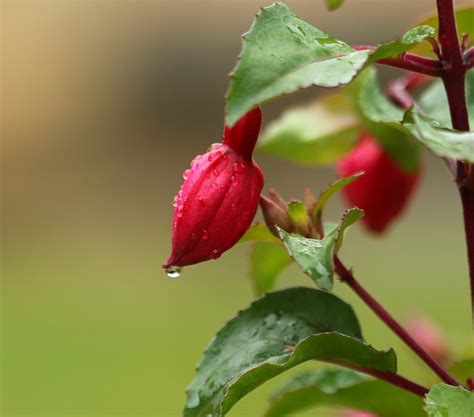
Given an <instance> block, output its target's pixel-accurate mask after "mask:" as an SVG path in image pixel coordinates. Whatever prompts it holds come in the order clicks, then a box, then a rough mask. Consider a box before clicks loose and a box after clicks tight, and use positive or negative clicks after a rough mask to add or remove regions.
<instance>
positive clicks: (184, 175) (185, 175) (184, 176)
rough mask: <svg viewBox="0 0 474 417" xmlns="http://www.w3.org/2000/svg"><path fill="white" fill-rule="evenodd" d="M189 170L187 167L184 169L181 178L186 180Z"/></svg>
mask: <svg viewBox="0 0 474 417" xmlns="http://www.w3.org/2000/svg"><path fill="white" fill-rule="evenodd" d="M190 172H191V170H189V169H187V170H186V171H184V172H183V179H184V180H185V181H186V180H187V179H188V176H189V173H190Z"/></svg>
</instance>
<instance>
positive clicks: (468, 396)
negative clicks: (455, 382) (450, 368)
mask: <svg viewBox="0 0 474 417" xmlns="http://www.w3.org/2000/svg"><path fill="white" fill-rule="evenodd" d="M425 410H426V412H427V413H428V416H429V417H472V416H474V392H471V391H468V390H466V389H465V388H463V387H453V386H451V385H447V384H438V385H435V386H434V387H433V388H431V390H430V392H429V393H428V394H427V395H426V398H425Z"/></svg>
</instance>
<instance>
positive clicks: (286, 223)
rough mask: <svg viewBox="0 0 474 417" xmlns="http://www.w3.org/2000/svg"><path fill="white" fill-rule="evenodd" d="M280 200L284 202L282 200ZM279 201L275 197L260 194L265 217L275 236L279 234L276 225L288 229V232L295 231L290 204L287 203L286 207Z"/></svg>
mask: <svg viewBox="0 0 474 417" xmlns="http://www.w3.org/2000/svg"><path fill="white" fill-rule="evenodd" d="M280 202H283V200H281V201H280ZM280 202H279V201H277V202H276V203H275V201H274V200H273V199H270V198H267V197H265V196H264V195H261V196H260V208H261V210H262V214H263V219H264V220H265V224H266V225H267V227H268V229H269V230H270V232H272V233H273V234H274V235H275V236H277V237H278V236H279V235H278V230H277V228H276V226H278V227H280V228H282V229H283V230H286V231H287V232H291V231H293V224H292V223H291V219H290V216H289V215H288V205H287V204H286V203H284V204H285V206H286V207H285V208H283V207H282V205H280V204H279V203H280Z"/></svg>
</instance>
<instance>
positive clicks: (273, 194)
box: [268, 188, 288, 212]
mask: <svg viewBox="0 0 474 417" xmlns="http://www.w3.org/2000/svg"><path fill="white" fill-rule="evenodd" d="M268 197H269V198H270V200H272V201H273V202H274V203H275V204H276V205H277V206H279V207H281V209H282V210H283V211H285V212H287V211H288V203H287V202H286V201H285V200H284V199H283V197H282V196H281V195H280V194H278V192H277V190H275V189H274V188H270V189H269V190H268Z"/></svg>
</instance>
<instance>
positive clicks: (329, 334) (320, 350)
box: [184, 288, 396, 417]
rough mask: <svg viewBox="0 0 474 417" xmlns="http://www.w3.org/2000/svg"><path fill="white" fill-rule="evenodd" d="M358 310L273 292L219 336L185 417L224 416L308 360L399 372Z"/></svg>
mask: <svg viewBox="0 0 474 417" xmlns="http://www.w3.org/2000/svg"><path fill="white" fill-rule="evenodd" d="M360 338H361V332H360V327H359V323H358V321H357V318H356V317H355V315H354V312H353V310H352V308H351V307H350V306H349V305H348V304H346V303H344V302H343V301H341V300H340V299H339V298H337V297H335V296H334V295H332V294H329V293H326V292H323V291H318V290H314V289H310V288H290V289H286V290H283V291H278V292H274V293H270V294H267V295H266V296H264V297H263V298H261V299H260V300H257V301H256V302H254V303H253V304H252V305H251V306H250V307H249V308H247V309H246V310H243V311H241V312H239V314H238V315H237V316H236V317H235V318H233V319H232V320H230V321H229V322H228V323H227V324H226V325H225V326H224V327H223V328H222V329H221V330H220V331H219V332H218V333H217V334H216V336H215V338H214V340H213V341H212V343H211V345H210V346H209V348H208V349H207V350H206V352H205V354H204V358H203V360H202V361H201V363H200V364H199V366H198V369H197V375H196V377H195V379H194V381H193V382H192V384H191V386H190V387H189V389H188V391H187V405H186V408H185V410H184V416H185V417H207V416H209V415H211V416H213V417H221V416H223V415H225V414H226V413H227V412H228V411H229V410H230V409H231V407H232V406H233V405H234V404H235V403H236V402H237V401H238V400H240V399H241V398H242V397H243V396H245V395H246V394H248V393H249V392H250V391H252V390H254V389H255V388H257V387H258V386H259V385H261V384H263V383H264V382H265V381H267V380H269V379H270V378H273V377H274V376H276V375H279V374H280V373H282V372H284V371H286V370H288V369H290V368H293V367H294V366H296V365H299V364H300V363H303V362H305V361H308V360H315V359H316V360H323V361H330V362H336V363H344V364H346V365H347V366H356V367H359V368H371V369H376V370H379V371H382V372H396V356H395V352H394V351H393V350H388V351H385V352H384V351H378V350H376V349H374V348H373V347H371V346H369V345H367V344H366V343H364V342H363V341H362V340H360Z"/></svg>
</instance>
